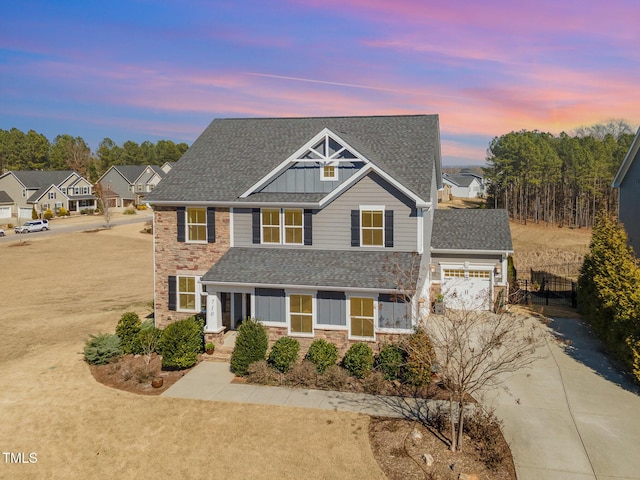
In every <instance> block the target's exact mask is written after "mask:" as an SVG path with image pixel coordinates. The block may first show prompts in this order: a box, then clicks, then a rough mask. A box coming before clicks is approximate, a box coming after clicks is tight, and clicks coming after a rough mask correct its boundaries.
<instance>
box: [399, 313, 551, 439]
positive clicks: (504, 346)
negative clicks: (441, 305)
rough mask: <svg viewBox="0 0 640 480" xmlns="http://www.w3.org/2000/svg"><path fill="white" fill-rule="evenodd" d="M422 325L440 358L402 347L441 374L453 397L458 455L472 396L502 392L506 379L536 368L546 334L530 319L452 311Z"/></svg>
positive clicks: (453, 428) (452, 419)
mask: <svg viewBox="0 0 640 480" xmlns="http://www.w3.org/2000/svg"><path fill="white" fill-rule="evenodd" d="M422 324H423V325H424V330H425V331H426V332H427V334H428V335H429V336H430V338H431V342H432V347H433V350H434V351H435V356H434V355H433V354H432V352H431V349H427V348H420V347H418V348H419V349H418V350H416V346H415V344H413V345H412V344H411V343H410V342H405V343H404V345H403V346H404V348H405V349H407V350H408V352H409V353H410V354H412V355H413V356H414V358H420V357H421V359H422V361H424V362H425V363H429V362H430V363H431V364H432V369H433V371H437V374H438V377H439V381H440V382H441V384H442V387H443V388H444V389H445V390H446V391H447V393H448V396H449V406H450V410H449V417H450V427H451V438H450V442H451V443H450V448H451V450H452V451H457V450H459V449H460V448H461V446H462V439H463V435H462V432H463V427H464V418H465V407H466V405H467V404H468V402H469V399H470V396H474V395H476V394H479V393H480V392H481V391H482V389H484V388H486V387H491V386H494V387H495V386H498V385H499V384H500V383H502V382H503V381H504V379H505V376H506V375H508V374H511V373H514V372H516V371H518V370H520V369H522V368H524V367H527V366H529V365H531V363H533V362H534V361H535V360H536V359H537V358H539V357H538V356H536V353H535V352H536V348H537V347H538V346H540V345H541V344H542V338H543V337H542V335H543V333H542V331H541V330H540V329H539V328H538V326H537V325H536V324H535V323H534V322H528V321H527V318H526V317H521V316H517V315H514V314H510V313H501V314H494V313H491V312H486V311H479V310H472V309H461V310H450V309H449V310H447V312H446V313H445V314H444V315H430V316H429V317H427V318H424V319H422ZM456 407H457V408H456Z"/></svg>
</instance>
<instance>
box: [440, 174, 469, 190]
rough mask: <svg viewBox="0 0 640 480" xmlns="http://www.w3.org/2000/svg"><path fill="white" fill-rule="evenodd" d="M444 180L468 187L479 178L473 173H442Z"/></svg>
mask: <svg viewBox="0 0 640 480" xmlns="http://www.w3.org/2000/svg"><path fill="white" fill-rule="evenodd" d="M442 178H443V180H449V181H450V182H451V183H455V184H456V185H457V186H459V187H468V186H469V185H471V183H472V182H473V181H474V180H477V178H476V177H474V176H473V175H458V174H453V173H444V174H442Z"/></svg>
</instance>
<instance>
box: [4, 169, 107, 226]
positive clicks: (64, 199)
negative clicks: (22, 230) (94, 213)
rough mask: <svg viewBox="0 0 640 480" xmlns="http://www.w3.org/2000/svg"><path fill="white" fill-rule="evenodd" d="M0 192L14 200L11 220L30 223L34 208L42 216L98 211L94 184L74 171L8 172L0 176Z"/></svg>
mask: <svg viewBox="0 0 640 480" xmlns="http://www.w3.org/2000/svg"><path fill="white" fill-rule="evenodd" d="M0 190H2V191H5V193H6V194H7V195H8V196H9V197H10V198H11V199H12V200H13V205H12V206H11V216H12V217H18V218H23V219H31V212H32V209H33V208H35V209H36V212H38V213H39V214H42V213H44V212H45V211H46V210H47V209H50V210H51V211H52V212H53V213H54V214H57V213H58V211H60V209H61V208H64V209H66V210H67V211H69V212H71V213H75V212H80V211H81V210H83V209H90V210H93V209H95V208H96V198H95V196H94V194H93V186H92V184H91V182H89V180H87V179H86V178H84V177H83V176H81V175H80V174H79V173H78V172H76V171H73V170H13V171H9V172H7V173H5V174H4V175H1V176H0Z"/></svg>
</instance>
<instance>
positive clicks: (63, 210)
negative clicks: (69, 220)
mask: <svg viewBox="0 0 640 480" xmlns="http://www.w3.org/2000/svg"><path fill="white" fill-rule="evenodd" d="M67 215H69V210H67V209H66V208H64V207H60V208H59V209H58V216H59V217H66V216H67Z"/></svg>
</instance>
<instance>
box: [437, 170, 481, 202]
mask: <svg viewBox="0 0 640 480" xmlns="http://www.w3.org/2000/svg"><path fill="white" fill-rule="evenodd" d="M442 181H443V182H444V184H445V185H449V187H450V188H451V195H452V196H454V197H458V198H480V197H482V196H483V194H484V193H483V184H482V182H481V181H480V179H479V178H478V176H477V175H471V174H464V173H444V174H443V175H442Z"/></svg>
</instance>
